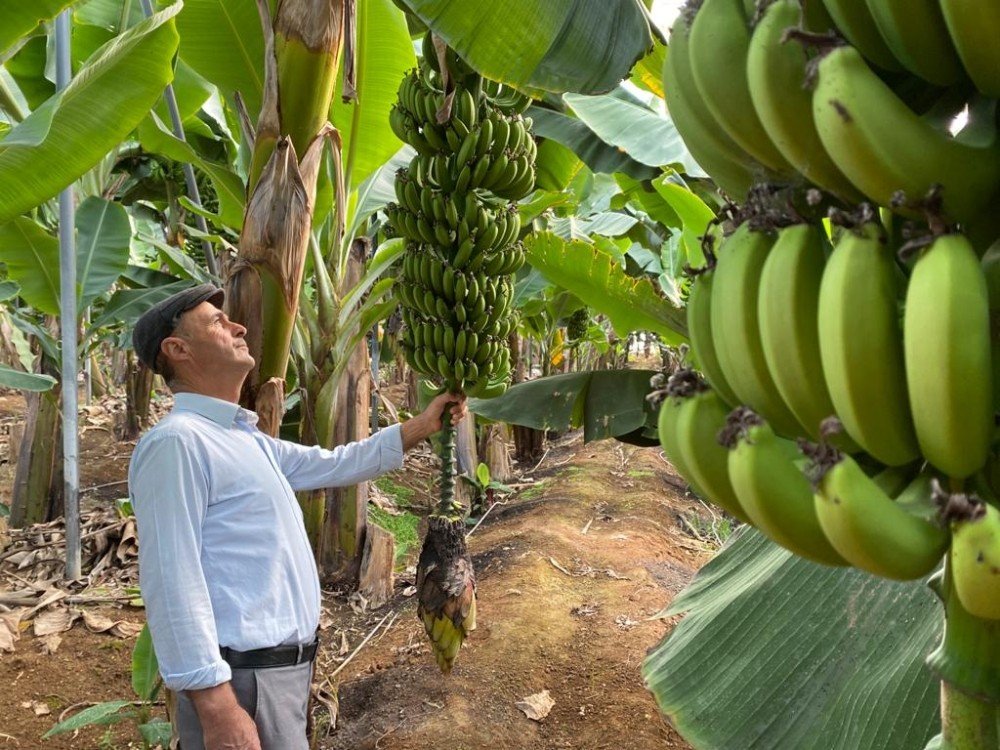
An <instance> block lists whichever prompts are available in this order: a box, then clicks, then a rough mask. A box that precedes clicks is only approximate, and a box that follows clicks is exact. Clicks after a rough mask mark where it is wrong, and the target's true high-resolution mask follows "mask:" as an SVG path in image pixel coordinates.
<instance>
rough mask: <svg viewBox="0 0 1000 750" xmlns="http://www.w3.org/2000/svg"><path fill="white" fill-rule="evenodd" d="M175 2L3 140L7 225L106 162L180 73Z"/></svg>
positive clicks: (1, 213) (2, 202) (0, 164)
mask: <svg viewBox="0 0 1000 750" xmlns="http://www.w3.org/2000/svg"><path fill="white" fill-rule="evenodd" d="M179 10H180V5H174V6H171V7H169V8H167V9H166V10H163V11H161V12H159V13H157V14H156V15H155V16H153V17H152V18H150V19H148V20H146V21H143V22H142V23H140V24H138V25H136V26H134V27H132V28H131V29H129V30H128V31H126V32H124V33H123V34H121V35H120V36H118V37H116V38H115V39H114V40H112V41H111V42H109V43H108V44H107V45H105V46H104V47H103V48H102V49H101V50H100V51H99V52H98V53H97V54H96V55H95V56H94V58H93V59H91V60H90V62H89V63H88V64H87V66H86V67H85V68H84V69H83V70H82V71H81V72H80V74H79V75H78V76H77V77H76V78H74V79H73V81H72V83H70V85H69V86H68V87H67V88H66V89H65V90H63V91H62V92H60V93H58V94H56V95H54V96H52V97H50V98H49V99H48V100H47V101H46V102H45V103H44V104H43V105H42V106H41V107H39V108H38V109H36V110H35V111H34V112H32V113H31V114H30V115H29V116H28V117H27V118H26V119H25V120H24V121H23V122H21V123H20V124H19V125H18V126H17V127H15V128H14V129H13V130H11V131H10V132H9V133H7V135H6V137H5V138H4V139H3V140H2V141H0V224H2V223H4V222H7V221H10V220H11V219H12V218H14V217H15V216H17V215H18V214H21V213H23V212H24V211H27V210H29V209H31V208H33V207H34V206H37V205H39V204H40V203H42V202H43V201H46V200H48V199H49V198H52V197H53V196H55V195H56V194H57V193H58V192H59V191H60V190H62V189H63V188H64V187H66V186H67V185H69V184H70V183H72V182H73V181H74V180H76V179H77V178H78V177H80V176H81V175H83V174H84V173H85V172H87V171H88V170H89V169H91V168H92V167H93V166H95V165H96V164H97V163H98V162H100V161H101V160H102V159H103V158H104V157H105V156H106V155H107V154H108V152H109V151H111V149H113V148H114V147H115V146H117V145H118V144H119V143H121V141H122V140H123V139H124V138H125V136H127V135H128V134H129V132H130V131H131V130H132V129H133V128H134V127H135V126H136V125H137V124H138V123H139V121H140V120H141V119H142V118H143V117H144V116H145V115H146V113H147V112H148V111H149V109H150V107H152V106H153V104H154V103H155V102H156V100H157V99H158V98H159V97H160V95H161V94H162V93H163V89H164V87H165V86H166V85H167V84H168V83H169V82H170V80H171V79H172V77H173V65H172V61H173V55H174V52H175V51H176V49H177V31H176V30H175V29H174V19H173V17H174V16H175V15H176V14H177V12H178V11H179Z"/></svg>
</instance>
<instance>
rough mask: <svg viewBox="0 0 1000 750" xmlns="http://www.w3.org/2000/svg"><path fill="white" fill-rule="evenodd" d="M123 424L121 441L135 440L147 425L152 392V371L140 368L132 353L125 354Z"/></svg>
mask: <svg viewBox="0 0 1000 750" xmlns="http://www.w3.org/2000/svg"><path fill="white" fill-rule="evenodd" d="M126 363H127V364H126V367H127V371H126V375H125V423H124V424H123V425H122V430H121V438H122V440H135V439H136V438H137V437H139V433H140V432H142V430H143V428H144V427H146V426H147V425H148V424H149V401H150V397H151V395H152V392H153V371H152V370H150V369H149V368H148V367H140V366H139V363H138V362H136V361H135V356H134V355H133V353H132V351H131V350H129V352H128V353H127V354H126Z"/></svg>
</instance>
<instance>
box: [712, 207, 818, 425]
mask: <svg viewBox="0 0 1000 750" xmlns="http://www.w3.org/2000/svg"><path fill="white" fill-rule="evenodd" d="M773 244H774V237H773V236H772V235H770V234H767V233H765V232H757V231H753V230H751V228H750V223H749V222H744V223H743V224H741V225H740V226H739V227H738V228H737V229H736V231H735V232H733V234H731V235H730V236H729V237H727V238H726V239H725V240H723V242H722V246H721V248H720V249H719V257H718V264H717V265H716V267H715V271H714V275H715V278H714V280H713V282H712V286H713V289H712V298H711V327H712V328H711V330H712V338H713V342H714V344H715V352H716V355H717V356H718V358H719V365H720V366H721V367H722V372H723V374H724V375H725V378H726V382H728V383H729V385H730V386H731V388H732V390H733V392H734V393H735V394H736V396H737V397H738V398H739V400H740V403H743V404H746V405H748V406H750V407H751V408H752V409H754V410H756V411H758V412H760V414H761V415H762V416H763V417H764V418H765V419H766V420H767V421H768V422H770V423H771V424H772V425H773V426H774V428H775V429H776V430H777V431H778V432H780V433H782V434H783V435H788V436H794V435H802V434H805V432H806V431H805V430H804V429H803V427H802V425H800V424H799V422H798V420H797V419H796V418H795V415H794V414H793V413H792V411H791V410H790V409H789V408H788V406H787V405H786V404H785V402H784V401H783V400H782V398H781V396H780V395H779V393H778V390H777V387H776V386H775V383H774V379H773V378H772V377H771V373H770V371H769V369H768V366H767V360H766V359H765V357H764V350H763V348H762V346H761V338H760V326H759V323H758V296H759V295H758V292H759V288H760V274H761V270H762V269H763V267H764V261H765V260H766V259H767V255H768V252H769V251H770V249H771V246H772V245H773Z"/></svg>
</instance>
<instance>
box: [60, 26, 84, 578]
mask: <svg viewBox="0 0 1000 750" xmlns="http://www.w3.org/2000/svg"><path fill="white" fill-rule="evenodd" d="M70 23H71V16H70V11H68V10H64V11H63V12H62V13H60V14H59V15H58V16H57V17H56V88H57V89H58V90H60V91H62V90H63V89H64V88H66V87H67V86H68V85H69V82H70V79H71V78H72V77H73V71H72V69H71V67H70ZM75 223H76V207H75V206H74V205H73V186H72V184H71V185H70V186H69V187H67V188H66V189H65V190H63V191H62V192H61V193H60V194H59V274H60V276H59V279H60V281H59V328H60V331H61V333H62V378H61V379H62V431H63V488H64V489H63V491H64V494H65V498H64V502H65V506H66V578H67V579H68V580H71V581H72V580H75V579H77V578H79V577H80V478H79V460H78V459H79V456H78V454H79V436H78V435H77V389H76V375H77V352H76V346H77V340H76V339H77V336H76V333H77V330H76V326H77V319H76V242H75V236H74V231H73V230H74V225H75Z"/></svg>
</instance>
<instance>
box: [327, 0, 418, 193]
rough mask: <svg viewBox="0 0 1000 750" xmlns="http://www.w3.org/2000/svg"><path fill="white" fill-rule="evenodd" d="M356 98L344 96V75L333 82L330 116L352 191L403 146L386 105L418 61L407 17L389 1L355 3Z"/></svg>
mask: <svg viewBox="0 0 1000 750" xmlns="http://www.w3.org/2000/svg"><path fill="white" fill-rule="evenodd" d="M357 12H358V18H357V24H358V30H357V40H358V41H357V45H358V46H357V52H356V54H357V58H356V65H357V87H358V98H357V100H356V101H354V102H351V103H345V102H344V101H343V98H342V95H343V90H342V89H343V77H342V76H341V77H340V79H339V81H338V83H337V94H336V96H334V99H333V108H332V109H333V111H332V112H331V120H332V122H333V124H334V126H336V128H337V129H338V130H339V131H340V136H341V138H342V139H343V142H344V169H345V173H344V179H345V181H346V183H347V191H348V192H349V193H350V192H353V191H354V190H355V189H356V188H357V187H358V186H359V185H361V184H362V183H363V182H364V181H365V180H367V179H368V178H369V177H370V176H371V175H372V174H373V173H374V172H375V171H376V170H377V169H378V168H379V167H381V166H382V165H383V164H385V163H386V162H387V161H388V160H389V159H390V158H391V157H392V155H393V154H395V153H396V152H397V151H398V150H399V149H400V148H402V146H403V144H402V142H401V141H400V140H399V139H398V138H396V136H395V135H394V134H393V132H392V128H390V127H389V110H390V109H391V108H392V105H393V103H394V102H395V101H396V90H397V89H398V88H399V82H400V80H402V78H403V76H404V75H405V73H406V71H407V70H409V69H410V68H412V67H414V66H415V65H416V63H417V57H416V54H415V53H414V51H413V43H412V42H411V41H410V35H409V32H408V31H407V29H406V16H405V15H404V14H403V12H402V11H401V10H400V9H399V8H397V7H396V6H395V5H394V4H393V3H392V0H366V2H362V3H358V11H357Z"/></svg>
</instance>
